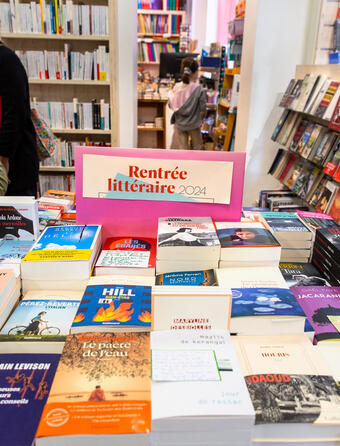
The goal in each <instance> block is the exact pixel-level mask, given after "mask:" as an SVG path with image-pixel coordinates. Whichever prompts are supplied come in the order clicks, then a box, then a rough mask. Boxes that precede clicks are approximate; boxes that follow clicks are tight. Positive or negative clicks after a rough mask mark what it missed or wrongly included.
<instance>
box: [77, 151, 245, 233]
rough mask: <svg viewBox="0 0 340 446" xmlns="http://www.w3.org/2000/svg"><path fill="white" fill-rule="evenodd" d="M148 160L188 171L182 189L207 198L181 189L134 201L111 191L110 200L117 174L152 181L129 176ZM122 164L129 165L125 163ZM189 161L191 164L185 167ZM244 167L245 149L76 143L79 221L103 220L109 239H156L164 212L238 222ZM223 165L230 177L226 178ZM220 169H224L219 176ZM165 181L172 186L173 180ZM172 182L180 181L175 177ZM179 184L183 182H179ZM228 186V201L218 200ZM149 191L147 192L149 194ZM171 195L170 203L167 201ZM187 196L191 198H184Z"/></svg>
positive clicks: (171, 214)
mask: <svg viewBox="0 0 340 446" xmlns="http://www.w3.org/2000/svg"><path fill="white" fill-rule="evenodd" d="M125 159H126V161H125ZM146 159H147V160H150V167H148V168H150V169H151V168H153V167H151V164H153V165H154V164H157V166H159V168H162V169H163V170H165V169H167V168H168V167H169V166H171V167H170V169H171V170H172V171H175V170H176V171H177V172H181V171H184V170H185V169H186V172H187V180H186V181H187V182H186V183H185V186H183V185H182V184H180V187H182V188H183V187H184V188H188V190H189V192H190V193H191V196H194V191H195V190H196V189H195V188H199V190H201V191H203V193H202V198H199V199H200V200H201V202H199V201H198V199H197V198H190V197H183V195H181V194H179V193H176V194H174V195H173V196H170V195H169V194H164V195H163V196H160V194H154V195H155V197H151V201H150V194H148V196H147V200H145V199H135V198H134V197H132V198H131V192H130V195H129V194H126V196H127V197H128V198H125V196H124V197H123V196H122V198H123V199H117V198H116V197H117V196H118V193H115V195H112V192H110V193H111V196H114V198H108V197H107V195H109V192H108V188H107V184H108V181H111V183H109V184H111V185H112V184H113V182H114V181H116V180H115V179H116V178H123V182H125V181H128V180H130V181H132V182H133V181H134V182H135V184H138V183H142V182H143V183H146V184H150V183H151V180H143V181H137V180H136V179H135V178H132V177H129V176H128V172H129V167H131V165H134V164H136V163H138V161H139V163H140V164H143V163H144V165H146V166H148V164H147V163H146V162H145V160H146ZM118 161H119V163H118ZM188 161H190V163H188ZM122 163H126V165H125V166H123V167H122ZM209 163H211V164H209ZM188 165H189V166H190V167H189V168H188V167H183V166H188ZM117 166H118V167H117ZM244 166H245V153H227V152H204V151H194V150H173V151H172V150H157V149H144V150H138V149H121V148H105V149H100V148H94V147H77V148H76V191H77V223H78V224H95V223H97V224H98V223H100V224H102V225H103V232H104V234H103V237H104V238H106V237H109V236H123V235H124V236H126V235H131V236H132V235H133V236H136V237H137V236H143V237H154V236H155V235H156V234H157V223H158V218H159V217H165V216H181V217H185V216H191V217H193V216H210V217H211V218H212V219H213V220H230V221H239V220H240V218H241V206H242V194H243V181H244ZM143 168H144V166H143ZM224 168H225V172H226V174H225V177H223V172H224V170H223V169H224ZM117 169H119V170H117ZM217 171H220V177H218V172H217ZM115 172H116V173H115ZM221 172H222V173H221ZM108 176H110V178H108ZM144 178H145V177H144ZM191 178H193V181H192V184H190V181H191ZM156 181H157V182H158V180H153V182H154V183H155V182H156ZM188 181H189V185H188ZM163 182H164V180H163ZM166 182H167V183H168V184H170V183H171V180H166ZM159 183H160V184H161V183H162V180H159ZM172 183H173V184H175V183H176V180H174V181H173V182H172ZM179 183H184V182H183V181H179ZM222 183H224V184H222ZM171 187H175V186H171ZM227 189H228V191H229V193H228V194H227V195H228V196H227V199H226V203H227V204H217V203H216V199H215V198H213V197H215V196H216V195H221V194H222V195H224V193H225V191H227ZM88 191H90V193H89V192H88ZM89 195H90V196H89ZM146 195H147V194H144V197H146ZM196 195H197V194H196ZM175 196H176V197H175ZM144 197H143V198H144ZM163 197H165V199H164V198H163ZM173 197H175V198H173ZM170 199H171V201H166V200H170ZM154 200H155V201H154ZM175 200H180V201H175ZM184 200H190V201H185V202H183V201H184ZM202 201H203V202H202Z"/></svg>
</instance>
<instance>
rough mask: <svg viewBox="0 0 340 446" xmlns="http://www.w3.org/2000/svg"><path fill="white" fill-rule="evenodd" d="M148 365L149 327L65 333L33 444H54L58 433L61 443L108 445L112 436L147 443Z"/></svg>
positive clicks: (149, 391) (149, 363)
mask: <svg viewBox="0 0 340 446" xmlns="http://www.w3.org/2000/svg"><path fill="white" fill-rule="evenodd" d="M150 369H151V355H150V335H149V333H82V334H77V335H69V336H68V337H67V339H66V343H65V346H64V350H63V353H62V355H61V358H60V362H59V366H58V369H57V372H56V375H55V379H54V381H53V385H52V388H51V392H50V395H49V398H48V400H47V403H46V405H45V408H44V411H43V414H42V417H41V421H40V425H39V428H38V431H37V435H36V437H37V440H36V444H37V446H39V445H46V444H52V443H53V441H56V437H57V438H58V440H59V442H60V441H64V442H65V443H63V444H66V442H69V444H71V442H72V444H73V442H76V441H78V442H79V441H81V444H85V443H86V444H95V443H98V444H100V445H109V444H113V436H114V440H115V441H114V443H115V444H124V443H125V442H126V441H128V440H129V441H128V444H129V445H130V444H131V445H138V446H144V445H148V444H149V438H148V435H147V434H148V433H149V432H150V430H151V380H150ZM130 434H133V435H130ZM120 435H122V437H120ZM119 439H120V440H119ZM119 441H121V442H122V443H120V442H119ZM123 441H124V443H123Z"/></svg>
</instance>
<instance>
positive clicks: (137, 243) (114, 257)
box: [94, 237, 157, 276]
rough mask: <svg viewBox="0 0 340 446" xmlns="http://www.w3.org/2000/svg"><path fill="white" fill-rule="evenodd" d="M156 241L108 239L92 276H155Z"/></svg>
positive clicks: (126, 238) (123, 238) (129, 238)
mask: <svg viewBox="0 0 340 446" xmlns="http://www.w3.org/2000/svg"><path fill="white" fill-rule="evenodd" d="M156 245H157V240H156V239H148V238H146V239H140V238H133V237H110V238H109V239H107V240H106V241H105V243H104V246H103V250H102V252H101V253H100V256H99V258H98V260H97V263H96V266H95V269H94V274H95V275H96V276H105V275H128V276H135V275H137V276H155V266H156Z"/></svg>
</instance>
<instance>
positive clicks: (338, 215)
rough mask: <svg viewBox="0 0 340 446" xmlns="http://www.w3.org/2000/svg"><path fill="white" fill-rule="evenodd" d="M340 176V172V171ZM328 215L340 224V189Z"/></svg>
mask: <svg viewBox="0 0 340 446" xmlns="http://www.w3.org/2000/svg"><path fill="white" fill-rule="evenodd" d="M339 174H340V171H339ZM328 214H329V216H330V217H331V218H333V219H334V220H335V221H336V222H337V223H339V222H340V189H339V190H338V192H337V194H336V195H335V197H334V201H333V203H332V205H331V207H330V209H329V211H328Z"/></svg>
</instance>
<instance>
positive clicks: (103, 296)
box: [71, 284, 151, 333]
mask: <svg viewBox="0 0 340 446" xmlns="http://www.w3.org/2000/svg"><path fill="white" fill-rule="evenodd" d="M150 329H151V287H150V286H141V285H111V284H107V285H106V284H103V285H89V286H88V287H87V288H86V290H85V293H84V295H83V298H82V300H81V302H80V305H79V308H78V312H77V314H76V316H75V318H74V321H73V324H72V327H71V333H82V332H91V331H97V332H101V331H103V332H105V331H108V332H112V331H129V330H131V331H150Z"/></svg>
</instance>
